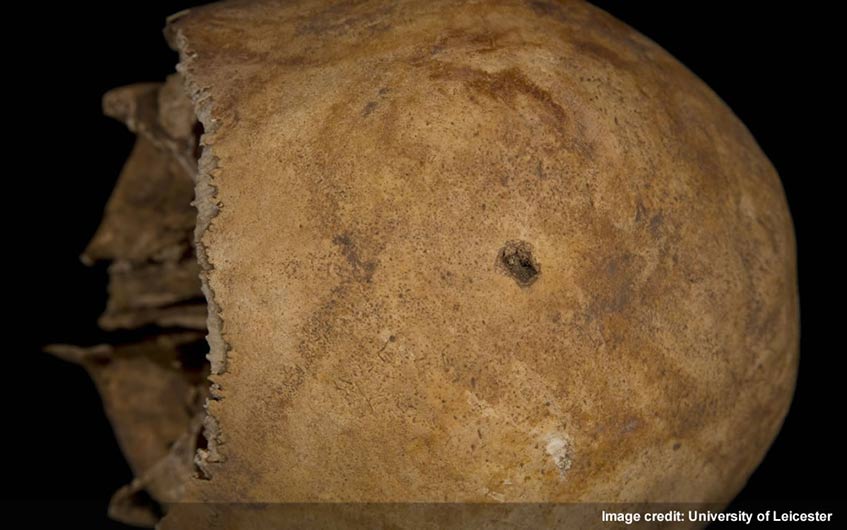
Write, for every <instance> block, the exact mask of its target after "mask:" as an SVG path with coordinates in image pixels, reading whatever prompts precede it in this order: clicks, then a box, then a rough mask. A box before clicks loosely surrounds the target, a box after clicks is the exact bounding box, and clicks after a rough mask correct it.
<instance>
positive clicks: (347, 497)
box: [65, 0, 798, 529]
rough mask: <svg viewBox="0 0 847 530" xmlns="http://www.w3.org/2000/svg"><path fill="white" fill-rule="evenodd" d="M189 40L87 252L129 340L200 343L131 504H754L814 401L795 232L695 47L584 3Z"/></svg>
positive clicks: (366, 9) (180, 34)
mask: <svg viewBox="0 0 847 530" xmlns="http://www.w3.org/2000/svg"><path fill="white" fill-rule="evenodd" d="M166 34H167V36H168V39H169V42H170V43H171V44H172V46H173V47H174V48H175V49H176V50H177V51H178V52H179V54H180V63H179V66H178V71H179V75H178V76H173V77H171V78H169V79H168V81H167V82H166V83H165V84H164V85H151V84H144V85H134V86H131V87H126V88H123V89H118V90H116V91H114V92H112V93H110V94H108V95H107V96H106V98H105V99H104V106H105V108H106V111H107V113H109V114H110V115H113V116H116V117H118V118H120V119H122V120H124V121H125V122H126V123H127V124H128V126H129V127H130V128H131V129H132V130H133V131H135V132H136V133H137V134H138V144H137V146H136V149H135V150H134V151H133V154H132V155H131V156H130V160H129V161H128V162H127V166H126V167H125V168H124V172H123V173H122V175H121V179H120V181H119V182H118V185H117V187H116V190H115V194H114V195H113V197H112V199H111V200H110V202H109V204H108V206H107V208H106V216H105V220H104V224H103V226H101V228H100V229H99V230H98V232H97V234H96V235H95V238H94V241H92V244H91V246H90V247H89V249H88V250H87V251H86V256H87V257H88V258H89V259H90V260H97V259H107V260H110V261H112V265H111V267H110V269H109V273H110V278H111V281H110V296H111V298H110V301H109V304H108V306H107V309H106V314H104V316H103V318H102V319H101V324H102V325H103V327H104V328H107V329H113V328H118V329H124V328H126V329H148V330H149V329H153V330H161V332H157V333H159V335H158V338H152V339H151V340H153V341H154V342H155V341H157V340H160V339H161V338H162V337H164V336H170V335H169V334H170V333H173V331H174V329H179V330H180V332H181V333H191V332H193V333H202V332H203V330H205V332H206V333H207V342H208V359H209V361H210V363H209V365H208V366H206V369H207V370H208V371H209V378H210V380H211V386H209V384H208V382H205V383H197V382H196V381H195V380H192V381H194V382H192V383H191V384H190V385H189V386H190V387H191V388H192V389H193V390H192V392H193V394H192V395H194V396H202V397H203V398H206V404H205V407H201V409H203V410H201V411H200V412H199V413H198V412H197V411H198V408H197V406H196V404H195V405H194V406H193V408H190V409H189V410H191V411H192V413H191V414H188V413H185V414H183V415H182V416H179V418H175V417H173V416H172V414H173V412H168V413H167V414H166V415H171V416H169V417H170V419H169V420H167V421H168V422H169V425H170V424H171V423H173V424H174V425H176V424H177V423H178V424H179V425H181V429H182V432H183V433H187V434H185V436H182V435H180V436H177V435H175V434H173V433H171V434H170V436H169V437H170V438H174V437H176V439H175V440H174V441H173V444H172V446H171V450H170V453H163V452H162V451H159V452H158V453H156V458H152V457H151V458H146V457H145V458H146V459H145V460H144V462H145V463H144V465H139V466H138V469H137V470H136V474H137V476H139V477H140V480H139V481H136V482H134V483H133V484H134V485H130V486H129V487H128V489H127V490H126V492H125V493H123V494H121V495H120V496H119V497H118V498H117V500H116V504H115V505H117V506H123V507H124V508H125V512H126V513H130V514H132V516H134V517H136V519H137V520H138V521H140V520H141V519H144V520H145V521H146V522H148V523H149V522H150V521H151V520H152V519H153V518H154V517H153V516H152V515H151V513H152V512H151V511H147V512H143V515H138V514H139V513H141V512H139V511H138V510H141V509H142V508H140V507H139V506H140V505H139V504H137V503H136V504H132V501H133V499H136V498H140V497H141V495H140V492H142V491H146V492H147V495H148V496H149V497H151V498H153V499H154V500H155V501H157V502H158V503H160V505H159V507H158V509H159V510H161V511H162V512H167V514H166V515H165V517H164V519H163V520H162V521H161V523H160V525H161V528H164V529H169V528H204V527H207V526H208V521H211V520H215V521H216V524H217V525H218V526H217V527H226V528H239V527H245V528H246V527H253V526H255V525H256V524H257V521H260V522H261V523H265V524H270V525H272V526H271V527H274V528H283V527H296V524H295V522H296V521H298V517H299V516H302V517H306V518H308V517H309V515H306V514H304V513H302V512H297V511H296V510H297V509H305V508H302V507H303V506H304V504H303V503H318V504H321V505H323V504H322V503H331V504H332V506H333V508H332V509H328V511H327V512H325V513H322V516H326V517H328V518H330V519H332V520H334V521H336V524H335V525H334V526H333V525H332V524H330V525H329V526H327V527H339V524H341V523H338V521H343V524H341V526H342V527H351V528H352V527H356V524H364V523H362V520H363V518H366V517H365V515H367V516H368V517H370V518H371V519H368V521H369V522H368V523H367V524H364V526H362V527H363V528H367V527H374V526H385V525H394V526H396V527H398V528H417V527H420V526H421V525H423V524H424V523H423V520H424V519H425V518H426V517H427V516H433V515H434V514H433V513H432V512H429V513H428V512H427V510H426V509H425V508H424V509H420V510H419V511H417V512H415V513H414V514H413V515H410V514H408V513H401V512H402V510H400V511H392V510H391V509H386V510H383V511H380V510H378V509H376V508H374V503H378V504H380V505H383V504H384V503H389V504H390V505H391V506H393V507H395V508H396V507H402V506H409V505H412V504H415V505H416V506H418V507H421V506H423V507H426V506H435V507H436V508H433V510H434V511H438V510H442V511H440V512H438V513H437V514H435V515H436V516H437V518H438V520H439V522H440V524H441V526H440V527H455V528H460V527H462V528H468V527H475V526H480V527H482V526H484V521H488V520H490V518H491V514H492V513H493V512H490V511H489V512H486V511H485V510H486V509H487V508H486V507H488V506H496V505H499V504H500V503H504V504H503V505H501V506H500V507H499V508H496V507H495V508H492V509H496V510H500V511H498V512H496V513H497V514H498V515H497V516H498V517H502V518H504V519H503V520H509V521H512V522H515V521H517V522H516V523H515V524H516V525H517V526H519V527H520V526H523V527H527V528H537V527H542V526H543V523H542V522H543V521H549V517H548V516H549V514H546V513H542V511H541V508H538V510H537V511H534V512H533V511H532V510H530V512H528V513H527V512H525V511H524V512H520V516H518V515H517V514H518V510H522V509H526V507H527V506H534V507H536V508H537V507H539V506H554V505H567V503H632V502H662V503H673V502H680V503H709V504H712V505H717V506H720V505H725V504H726V503H728V502H729V501H730V500H731V499H732V498H733V497H734V495H735V494H736V493H737V492H738V491H739V490H740V489H741V487H742V486H743V485H744V483H745V482H746V480H747V478H748V477H749V476H750V474H751V473H752V472H753V470H754V469H755V468H756V466H757V465H758V463H759V462H760V461H761V459H762V458H763V456H764V454H765V452H766V450H767V448H768V446H769V445H770V443H771V441H772V440H773V438H774V437H775V436H776V433H777V432H778V430H779V428H780V425H781V423H782V420H783V418H784V416H785V413H786V411H787V409H788V405H789V403H790V400H791V395H792V391H793V387H794V380H795V375H796V368H797V346H798V343H797V338H798V313H797V311H798V308H797V285H796V266H795V250H794V249H795V247H794V235H793V228H792V224H791V218H790V216H789V212H788V208H787V205H786V202H785V197H784V194H783V190H782V187H781V184H780V180H779V177H778V175H777V174H776V172H775V170H774V168H773V167H772V166H771V164H770V162H769V161H768V160H767V158H766V157H765V155H764V154H763V153H762V152H761V150H760V148H759V147H758V146H757V144H756V142H755V141H754V139H753V138H752V137H751V135H750V133H749V132H748V131H747V129H746V128H745V127H744V126H743V125H742V124H741V123H740V122H739V120H738V119H737V118H736V117H735V116H734V115H733V114H732V112H731V111H730V110H729V109H728V108H727V107H726V105H725V104H724V103H723V102H722V101H721V100H720V99H719V98H718V97H717V96H716V95H715V94H714V93H713V92H712V91H711V90H709V89H708V88H707V87H706V86H705V85H704V84H703V83H702V82H701V81H700V80H699V79H697V78H696V77H695V76H694V75H693V74H691V73H690V72H689V71H688V70H686V69H685V68H684V67H683V66H682V65H680V64H679V63H678V62H677V61H676V60H674V59H673V58H672V57H671V56H670V55H669V54H667V53H666V52H665V51H663V50H662V49H661V48H660V47H658V46H657V45H656V44H654V43H652V42H651V41H649V40H648V39H646V38H644V37H643V36H641V35H640V34H638V33H637V32H635V31H634V30H632V29H631V28H629V27H627V26H625V25H624V24H622V23H620V22H618V21H616V20H615V19H613V18H612V17H610V16H609V15H607V14H605V13H604V12H602V11H600V10H598V9H596V8H594V7H592V6H591V5H589V4H587V3H584V2H579V1H569V2H557V1H553V0H547V1H544V0H542V1H538V2H524V1H518V0H483V1H480V2H453V1H441V0H436V1H435V2H433V1H423V0H404V1H400V2H381V1H366V2H331V1H317V0H314V1H312V0H298V1H295V2H286V3H278V2H271V1H252V2H232V3H229V2H221V3H216V4H210V5H208V6H205V7H201V8H196V9H191V10H189V11H185V12H182V13H180V14H178V15H175V16H174V17H171V19H169V21H168V26H167V30H166ZM198 124H201V125H198ZM201 135H202V138H201ZM198 140H199V144H198ZM198 146H199V148H198ZM192 203H193V204H194V206H195V207H196V210H194V209H192V208H191V207H190V206H189V205H190V204H192ZM198 276H199V279H198ZM171 349H172V347H171V346H168V347H166V348H164V350H163V351H170V350H171ZM73 351H76V350H73ZM65 354H66V355H67V351H66V353H65ZM149 355H152V356H153V357H155V356H156V355H158V354H154V353H153V350H152V349H150V353H149ZM73 356H76V357H79V358H81V359H84V360H83V363H84V364H85V363H88V365H91V366H95V365H96V366H97V367H98V368H97V369H98V370H101V369H103V365H102V364H98V363H104V362H105V363H115V362H117V360H116V359H117V357H116V356H114V355H111V354H110V355H106V354H105V353H103V352H102V351H101V350H100V349H97V350H96V351H95V352H94V353H85V354H82V353H79V354H73ZM165 356H166V357H167V355H165ZM86 359H87V360H86ZM95 359H99V360H96V361H95ZM105 366H109V365H108V364H106V365H105ZM157 366H158V365H157ZM91 370H94V369H93V368H92V369H91ZM151 373H152V372H151ZM167 374H168V375H167V377H170V378H173V377H174V374H173V373H172V372H167ZM96 377H97V376H96V375H95V379H96ZM151 377H152V375H151ZM163 377H165V376H163ZM98 384H99V383H98ZM150 384H152V383H150ZM184 384H185V385H188V383H184ZM191 385H193V386H191ZM186 388H188V386H187V387H186ZM142 390H143V389H139V391H142ZM115 399H122V398H120V397H110V395H109V394H108V393H104V403H105V404H106V407H107V410H108V409H109V407H114V408H115V410H117V408H116V407H119V405H115V404H111V405H110V403H111V400H115ZM197 414H199V416H198V415H197ZM112 416H113V415H110V417H112ZM127 417H128V418H129V417H130V415H128V416H127ZM198 418H200V419H198ZM113 421H116V422H117V421H118V420H117V419H113ZM127 421H129V420H127ZM163 421H164V420H163ZM117 425H118V424H117V423H116V430H118V426H117ZM151 428H153V427H151V426H150V425H146V424H145V425H142V424H140V423H139V424H138V429H136V430H133V429H130V428H129V427H127V432H130V431H132V433H133V434H132V435H130V434H127V435H126V436H131V437H140V438H139V439H141V438H143V437H144V436H147V435H146V434H144V433H146V432H148V431H149V429H151ZM156 428H157V429H158V428H159V427H156ZM169 428H170V427H169ZM120 429H124V427H120ZM200 430H202V431H203V433H204V436H203V437H201V438H204V441H201V442H198V440H197V437H196V436H195V437H192V436H193V435H192V433H194V434H197V433H198V432H199V431H200ZM175 431H176V429H175V428H174V432H175ZM121 432H123V431H121ZM168 432H169V433H170V432H171V431H168ZM123 436H124V435H123V434H119V438H122V437H123ZM133 439H135V438H133ZM133 443H135V442H133ZM129 447H131V445H129V443H128V442H127V445H126V447H125V451H127V453H128V457H129V458H130V459H132V458H136V457H134V456H132V451H130V450H129V449H128V448H129ZM189 453H192V455H193V456H191V462H192V465H190V466H189V465H187V464H186V462H188V460H187V458H188V457H187V456H186V455H188V454H189ZM145 454H146V453H145ZM157 466H165V467H167V466H172V469H178V470H179V471H178V473H175V474H174V475H173V476H174V477H178V480H176V481H175V483H174V484H171V486H168V487H162V488H158V486H156V487H154V484H159V482H158V481H157V480H156V479H152V478H149V477H150V476H151V475H153V476H155V477H162V476H165V475H163V474H162V472H161V471H157V470H158V469H160V468H159V467H157ZM148 485H149V490H145V488H148ZM165 490H167V491H168V493H163V491H165ZM174 491H176V492H178V493H179V501H180V502H178V503H173V496H172V495H171V493H170V492H174ZM445 502H446V503H448V504H449V503H452V505H453V506H454V507H455V506H456V505H457V503H458V504H461V506H465V507H467V508H468V510H471V511H470V512H466V511H465V512H461V513H458V514H455V513H454V514H453V515H455V517H453V518H452V519H451V517H452V516H451V515H450V514H451V513H452V512H450V513H448V511H446V510H448V508H445V507H444V506H445V505H444V504H443V503H445ZM428 503H435V504H428ZM255 504H262V505H263V506H264V507H265V508H268V507H269V506H270V507H277V508H276V509H262V510H250V509H240V508H239V507H244V506H255ZM282 506H287V507H292V506H293V507H295V508H290V509H289V510H287V511H286V510H283V509H282V508H281V507H282ZM439 506H440V507H439ZM297 507H299V508H297ZM472 507H476V508H472ZM533 509H535V508H533ZM151 510H152V508H151ZM292 510H294V511H292ZM474 510H479V511H474ZM312 515H314V514H312ZM129 517H130V516H129V515H128V516H127V518H129ZM333 518H334V519H333ZM545 518H546V519H545ZM374 521H377V522H378V524H375V522H374ZM592 521H594V522H595V523H596V521H595V520H593V519H591V518H587V519H580V518H578V517H570V518H568V519H567V521H566V526H563V527H570V528H580V527H591V523H592ZM477 523H479V524H477ZM286 524H287V525H289V526H284V525H286ZM251 525H253V526H251ZM274 525H277V526H274ZM292 525H293V526H292ZM451 525H453V526H451ZM255 527H260V526H255Z"/></svg>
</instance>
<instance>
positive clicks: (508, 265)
mask: <svg viewBox="0 0 847 530" xmlns="http://www.w3.org/2000/svg"><path fill="white" fill-rule="evenodd" d="M497 268H498V269H499V270H500V271H501V272H503V273H504V274H506V275H508V276H511V277H512V278H514V280H515V281H516V282H517V284H518V285H520V286H521V287H529V286H530V285H532V284H533V282H535V280H537V279H538V275H539V274H540V273H541V267H540V265H539V264H538V262H537V261H536V260H535V257H534V256H533V255H532V245H530V244H529V243H527V242H526V241H507V242H506V245H505V246H504V247H503V248H502V249H500V253H499V254H498V255H497Z"/></svg>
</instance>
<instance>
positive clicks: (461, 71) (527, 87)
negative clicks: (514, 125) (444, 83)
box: [430, 61, 567, 129]
mask: <svg viewBox="0 0 847 530" xmlns="http://www.w3.org/2000/svg"><path fill="white" fill-rule="evenodd" d="M430 78H431V79H449V80H457V81H461V82H462V83H463V84H464V85H465V86H466V87H467V88H468V89H469V90H471V91H472V92H474V93H477V94H480V95H482V96H485V97H488V98H491V99H494V100H497V101H500V102H502V103H505V104H506V105H508V106H510V107H511V106H514V101H515V98H516V97H517V96H518V95H523V96H525V97H527V98H529V99H531V100H534V101H535V102H536V103H538V104H539V105H540V106H542V107H543V108H545V109H546V110H547V113H546V115H547V116H548V118H549V119H550V120H552V122H553V125H554V126H555V127H556V128H557V129H558V128H561V126H562V125H563V124H564V123H565V122H566V120H567V113H566V112H565V109H564V108H562V106H561V105H559V103H558V102H556V100H555V99H553V97H552V96H551V95H550V93H549V92H548V91H547V90H545V89H543V88H541V87H539V86H538V85H536V84H535V83H534V82H533V81H532V80H530V79H529V78H528V77H527V76H526V75H525V74H524V73H523V72H522V71H521V70H520V69H519V68H515V67H512V68H507V69H505V70H501V71H499V72H486V71H485V70H479V69H477V68H470V67H468V66H456V65H451V64H448V63H443V62H439V61H435V62H434V63H433V69H432V73H431V74H430Z"/></svg>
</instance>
